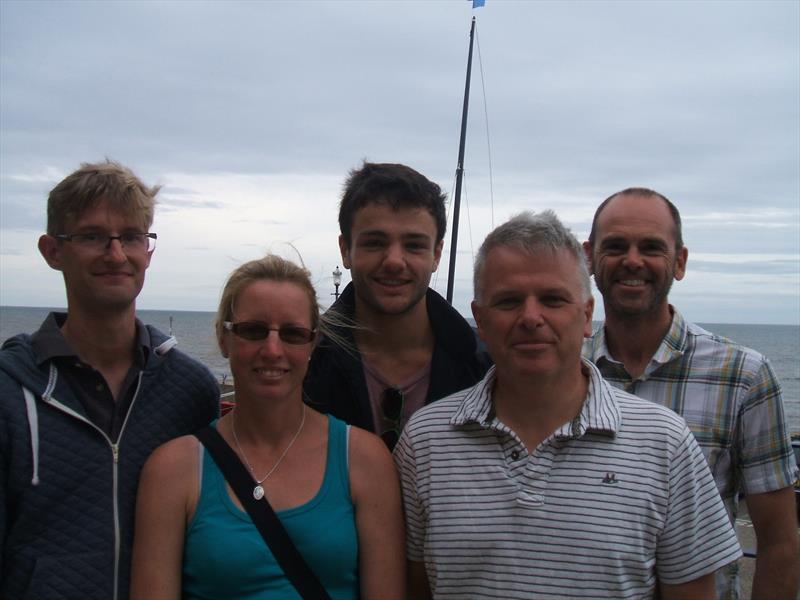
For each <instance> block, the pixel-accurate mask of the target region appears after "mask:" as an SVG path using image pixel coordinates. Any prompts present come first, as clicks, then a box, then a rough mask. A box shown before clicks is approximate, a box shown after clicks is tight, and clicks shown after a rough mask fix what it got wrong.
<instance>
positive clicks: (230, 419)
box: [131, 255, 405, 600]
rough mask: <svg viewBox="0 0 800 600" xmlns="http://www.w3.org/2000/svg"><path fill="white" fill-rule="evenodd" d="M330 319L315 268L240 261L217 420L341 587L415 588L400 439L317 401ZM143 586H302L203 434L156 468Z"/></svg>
mask: <svg viewBox="0 0 800 600" xmlns="http://www.w3.org/2000/svg"><path fill="white" fill-rule="evenodd" d="M321 326H323V325H321V322H320V315H319V307H318V304H317V298H316V293H315V291H314V288H313V286H312V284H311V282H310V279H309V273H308V271H307V270H306V269H304V268H301V267H299V266H297V265H295V264H294V263H292V262H290V261H288V260H285V259H283V258H281V257H278V256H272V255H270V256H266V257H265V258H262V259H260V260H254V261H250V262H248V263H245V264H244V265H242V266H241V267H239V268H238V269H236V270H235V271H234V272H233V273H232V274H231V276H230V277H229V278H228V281H227V283H226V284H225V288H224V289H223V292H222V298H221V300H220V305H219V310H218V313H217V321H216V333H217V340H218V342H219V347H220V349H221V351H222V354H223V355H224V356H226V357H228V358H229V360H230V367H231V373H232V375H233V378H234V389H235V392H236V408H235V409H234V410H233V411H231V412H230V413H228V414H227V415H225V416H224V417H222V418H220V419H219V420H218V421H217V422H216V424H215V427H216V431H217V433H219V435H220V436H221V437H222V439H223V440H224V441H225V442H226V443H227V445H228V446H229V447H230V449H232V450H233V451H235V453H236V455H237V456H238V459H239V460H240V461H241V463H242V464H243V465H244V466H245V467H246V468H247V470H248V471H249V474H250V476H251V478H252V481H248V482H247V483H248V486H251V487H252V495H253V498H254V499H255V500H258V501H259V502H260V501H261V499H262V498H266V500H267V501H268V502H269V504H270V505H271V506H272V508H273V509H274V511H275V513H276V514H277V516H278V519H279V520H280V522H281V524H282V525H283V527H284V528H285V530H286V532H287V533H288V534H289V538H290V539H291V542H292V543H293V544H294V546H295V547H296V548H297V550H298V551H299V553H300V555H301V556H302V557H303V559H304V560H305V562H306V563H307V565H308V566H309V567H310V569H311V571H312V572H313V573H314V575H316V577H317V579H318V580H319V582H320V583H321V584H322V586H323V587H324V588H325V591H326V592H327V594H328V595H329V596H330V597H331V598H359V597H360V598H364V599H370V598H374V599H377V598H380V599H381V600H384V599H390V598H402V597H404V595H405V588H404V586H405V575H404V573H405V571H404V566H405V559H404V542H403V521H402V513H401V506H400V492H399V487H398V482H397V474H396V471H395V468H394V465H393V462H392V459H391V456H390V455H389V453H388V451H387V450H386V446H385V445H384V444H383V442H382V441H381V440H380V439H379V438H378V437H376V436H375V435H373V434H371V433H368V432H366V431H363V430H361V429H357V428H355V427H350V426H347V425H345V424H344V423H343V422H342V421H339V420H338V419H335V418H334V417H331V416H327V415H323V414H320V413H318V412H316V411H314V410H313V409H311V408H309V407H308V406H306V405H305V404H304V402H303V378H304V377H305V374H306V370H307V366H308V361H309V358H310V356H311V351H312V350H313V346H314V344H313V342H314V339H315V338H316V336H317V334H318V331H319V329H320V327H321ZM343 351H344V350H343ZM247 490H248V492H249V490H250V487H248V488H247ZM247 501H248V502H249V499H248V500H247ZM131 597H132V598H133V599H134V600H136V599H145V598H147V599H148V600H149V599H152V598H159V599H160V598H164V599H167V598H169V599H172V598H181V597H182V598H226V599H230V600H235V599H245V598H246V599H251V598H252V599H255V598H267V597H269V598H299V597H301V595H299V593H298V591H297V590H296V589H295V587H294V586H293V584H292V583H291V582H290V580H289V579H288V578H287V576H286V574H285V572H284V571H283V570H282V569H281V567H280V565H279V564H278V562H277V561H276V558H275V556H274V555H273V553H272V551H271V550H270V547H268V545H267V544H266V543H265V540H264V538H263V537H262V536H261V534H260V533H259V530H258V529H257V528H256V526H255V525H254V523H253V520H252V519H251V518H250V516H249V515H248V513H247V512H245V511H244V510H243V508H242V503H241V502H240V501H239V500H238V498H237V496H236V495H235V494H234V493H233V492H232V490H231V487H230V486H229V485H227V484H226V482H225V478H224V476H223V473H222V471H220V468H219V467H218V466H217V464H216V463H215V460H213V459H212V457H211V455H210V454H209V452H208V451H207V450H205V449H204V447H203V445H202V444H201V443H200V442H199V441H198V438H197V437H195V436H185V437H182V438H178V439H175V440H173V441H171V442H168V443H167V444H165V445H163V446H161V447H160V448H159V449H157V450H156V451H155V452H154V453H153V455H152V456H151V457H150V459H149V460H148V461H147V463H146V465H145V467H144V470H143V471H142V477H141V482H140V485H139V496H138V504H137V513H136V533H135V542H134V552H133V577H132V588H131Z"/></svg>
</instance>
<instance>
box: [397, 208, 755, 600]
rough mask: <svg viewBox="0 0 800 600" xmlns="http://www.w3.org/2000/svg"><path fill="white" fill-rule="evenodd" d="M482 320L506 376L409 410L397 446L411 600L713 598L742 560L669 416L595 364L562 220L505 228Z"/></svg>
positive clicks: (585, 285)
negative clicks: (730, 567)
mask: <svg viewBox="0 0 800 600" xmlns="http://www.w3.org/2000/svg"><path fill="white" fill-rule="evenodd" d="M474 287H475V299H474V301H473V303H472V311H473V315H474V316H475V321H476V323H477V325H478V333H479V334H480V336H481V338H482V339H483V340H484V342H485V343H486V345H487V347H488V349H489V353H490V354H491V356H492V358H493V359H494V361H495V366H494V367H492V368H491V369H490V370H489V372H488V373H487V375H486V377H485V378H484V379H483V380H482V381H481V382H479V383H478V384H477V385H475V386H473V387H471V388H468V389H466V390H463V391H461V392H458V393H456V394H453V395H451V396H449V397H447V398H445V399H443V400H440V401H438V402H436V403H434V404H432V405H430V406H427V407H425V408H423V409H421V410H419V411H418V412H417V413H415V414H414V416H413V417H412V418H411V420H410V421H409V422H408V425H407V426H406V428H405V429H404V431H403V433H402V435H401V437H400V441H399V442H398V445H397V447H396V449H395V460H396V462H397V466H398V469H399V471H400V476H401V483H402V488H403V501H404V507H405V513H406V526H407V558H408V561H409V591H410V597H413V598H426V597H433V598H487V597H495V598H545V597H557V598H569V597H574V598H592V597H594V598H597V597H606V598H647V597H654V596H655V595H656V593H660V597H661V598H664V599H671V598H673V599H674V598H709V597H713V593H714V580H713V573H714V571H715V570H716V569H718V568H720V567H722V566H724V565H726V564H728V563H730V562H731V561H734V560H736V559H737V558H738V557H739V556H740V555H741V550H740V549H739V544H738V542H737V540H736V535H735V533H734V531H733V529H732V527H731V524H730V522H729V520H728V518H727V515H726V513H725V509H724V506H723V505H722V502H721V500H720V498H719V495H718V494H717V491H716V487H715V486H714V481H713V479H712V477H711V474H710V472H709V470H708V466H707V465H706V463H705V460H704V458H703V455H702V452H701V451H700V448H699V447H698V445H697V442H696V441H695V439H694V437H693V436H692V434H691V432H690V431H689V430H688V428H687V427H686V424H685V423H684V422H683V420H682V419H680V417H678V416H677V415H675V413H673V412H672V411H670V410H668V409H665V408H664V407H661V406H658V405H656V404H654V403H652V402H648V401H645V400H642V399H640V398H637V397H635V396H632V395H630V394H628V393H626V392H624V391H622V390H618V389H616V388H614V387H612V386H610V385H609V384H607V383H606V382H605V381H604V380H603V378H602V377H601V376H600V374H599V372H598V371H597V369H596V368H595V367H594V366H593V365H592V364H591V363H589V362H588V361H583V360H582V359H581V345H582V342H583V338H584V337H585V336H588V335H589V334H590V333H591V318H592V310H593V307H594V301H593V299H592V297H591V293H590V282H589V274H588V270H587V267H586V262H585V258H584V255H583V251H582V248H581V245H580V244H579V243H578V241H577V240H576V239H575V237H574V236H573V235H572V234H571V233H570V232H569V230H568V229H566V228H565V227H564V226H563V225H562V224H561V223H560V222H559V220H558V219H557V218H556V216H555V215H554V214H553V213H552V212H551V211H546V212H544V213H542V214H540V215H533V214H531V213H523V214H521V215H518V216H517V217H514V218H513V219H511V220H510V221H509V222H507V223H505V224H503V225H501V226H500V227H498V228H497V229H495V230H494V231H493V232H492V233H490V234H489V236H488V237H487V238H486V240H485V241H484V243H483V245H482V246H481V248H480V250H479V251H478V256H477V259H476V261H475V280H474Z"/></svg>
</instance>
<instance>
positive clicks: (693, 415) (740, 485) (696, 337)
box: [583, 306, 797, 598]
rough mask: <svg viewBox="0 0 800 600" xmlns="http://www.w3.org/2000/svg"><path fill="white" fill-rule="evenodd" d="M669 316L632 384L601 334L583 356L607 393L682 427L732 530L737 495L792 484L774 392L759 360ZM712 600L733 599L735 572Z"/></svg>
mask: <svg viewBox="0 0 800 600" xmlns="http://www.w3.org/2000/svg"><path fill="white" fill-rule="evenodd" d="M670 309H671V310H672V312H673V318H672V326H671V327H670V329H669V331H668V332H667V335H666V336H665V337H664V339H663V341H662V342H661V345H660V346H659V347H658V350H656V353H655V354H654V355H653V357H652V358H651V359H650V363H649V364H648V365H647V367H646V368H645V370H644V373H643V374H642V375H641V376H639V377H638V378H637V379H635V380H634V379H632V378H631V376H630V375H629V374H628V372H627V371H626V370H625V367H624V366H623V364H622V363H620V362H618V361H616V360H614V359H613V358H612V356H611V354H610V353H609V351H608V347H607V346H606V340H605V328H604V327H600V328H599V329H598V330H597V331H595V333H594V335H593V336H592V337H591V338H589V339H587V340H586V342H585V343H584V347H583V355H584V357H586V358H588V359H590V360H592V361H593V362H594V363H595V364H596V365H597V366H598V368H599V369H600V372H601V373H602V374H603V377H604V378H605V379H606V380H608V381H609V382H610V383H611V384H612V385H615V386H617V387H619V388H622V389H624V390H626V391H627V392H630V393H631V394H636V395H637V396H640V397H642V398H647V399H648V400H652V401H653V402H657V403H659V404H662V405H664V406H667V407H669V408H671V409H672V410H674V411H675V412H677V413H678V414H679V415H681V416H682V417H683V418H684V419H685V420H686V423H687V424H688V425H689V429H691V431H692V433H693V434H694V436H695V438H697V441H698V443H699V444H700V448H701V449H702V450H703V454H704V455H705V457H706V460H707V461H708V465H709V467H710V468H711V473H712V474H713V476H714V480H715V481H716V483H717V488H718V489H719V492H720V495H721V496H722V500H723V502H724V503H725V508H726V509H727V511H728V515H729V516H730V518H731V521H732V522H735V520H736V515H737V512H738V496H739V492H742V493H744V494H745V495H749V494H761V493H764V492H771V491H774V490H779V489H783V488H785V487H789V486H791V485H792V484H793V482H794V480H795V478H796V472H797V465H796V463H795V459H794V454H793V452H792V446H791V439H790V436H789V431H788V427H787V424H786V420H785V417H784V408H783V399H782V397H781V388H780V384H779V383H778V380H777V378H776V377H775V373H774V372H773V370H772V367H771V366H770V364H769V362H768V361H767V359H766V358H765V357H764V356H762V355H761V354H759V353H758V352H756V351H755V350H751V349H750V348H745V347H744V346H740V345H738V344H736V343H734V342H732V341H730V340H728V339H726V338H724V337H721V336H718V335H714V334H713V333H710V332H708V331H706V330H705V329H703V328H702V327H698V326H697V325H695V324H693V323H689V322H687V321H685V320H684V319H683V317H682V316H681V314H680V313H679V312H678V311H677V310H675V309H674V308H673V307H671V306H670ZM717 597H718V598H738V568H737V567H736V566H732V567H731V568H730V569H728V573H727V575H722V576H720V574H719V573H718V577H717Z"/></svg>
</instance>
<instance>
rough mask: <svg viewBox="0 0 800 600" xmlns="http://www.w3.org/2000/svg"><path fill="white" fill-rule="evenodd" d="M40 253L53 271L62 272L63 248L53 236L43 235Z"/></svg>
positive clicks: (40, 238)
mask: <svg viewBox="0 0 800 600" xmlns="http://www.w3.org/2000/svg"><path fill="white" fill-rule="evenodd" d="M38 246H39V252H40V253H41V255H42V257H43V258H44V260H45V261H46V262H47V264H48V265H49V266H50V268H51V269H55V270H56V271H60V270H61V246H60V244H59V243H58V240H57V239H56V238H54V237H53V236H52V235H48V234H46V233H45V234H42V235H41V236H40V237H39V243H38Z"/></svg>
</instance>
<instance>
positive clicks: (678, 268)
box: [674, 246, 689, 281]
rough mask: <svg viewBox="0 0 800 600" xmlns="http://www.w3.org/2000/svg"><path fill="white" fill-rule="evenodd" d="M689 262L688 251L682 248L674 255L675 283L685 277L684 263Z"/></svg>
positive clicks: (684, 247)
mask: <svg viewBox="0 0 800 600" xmlns="http://www.w3.org/2000/svg"><path fill="white" fill-rule="evenodd" d="M688 260H689V249H688V248H687V247H686V246H682V247H681V249H680V250H678V252H677V253H676V255H675V274H674V277H675V281H680V280H681V279H683V277H684V276H685V275H686V262H687V261H688Z"/></svg>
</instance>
